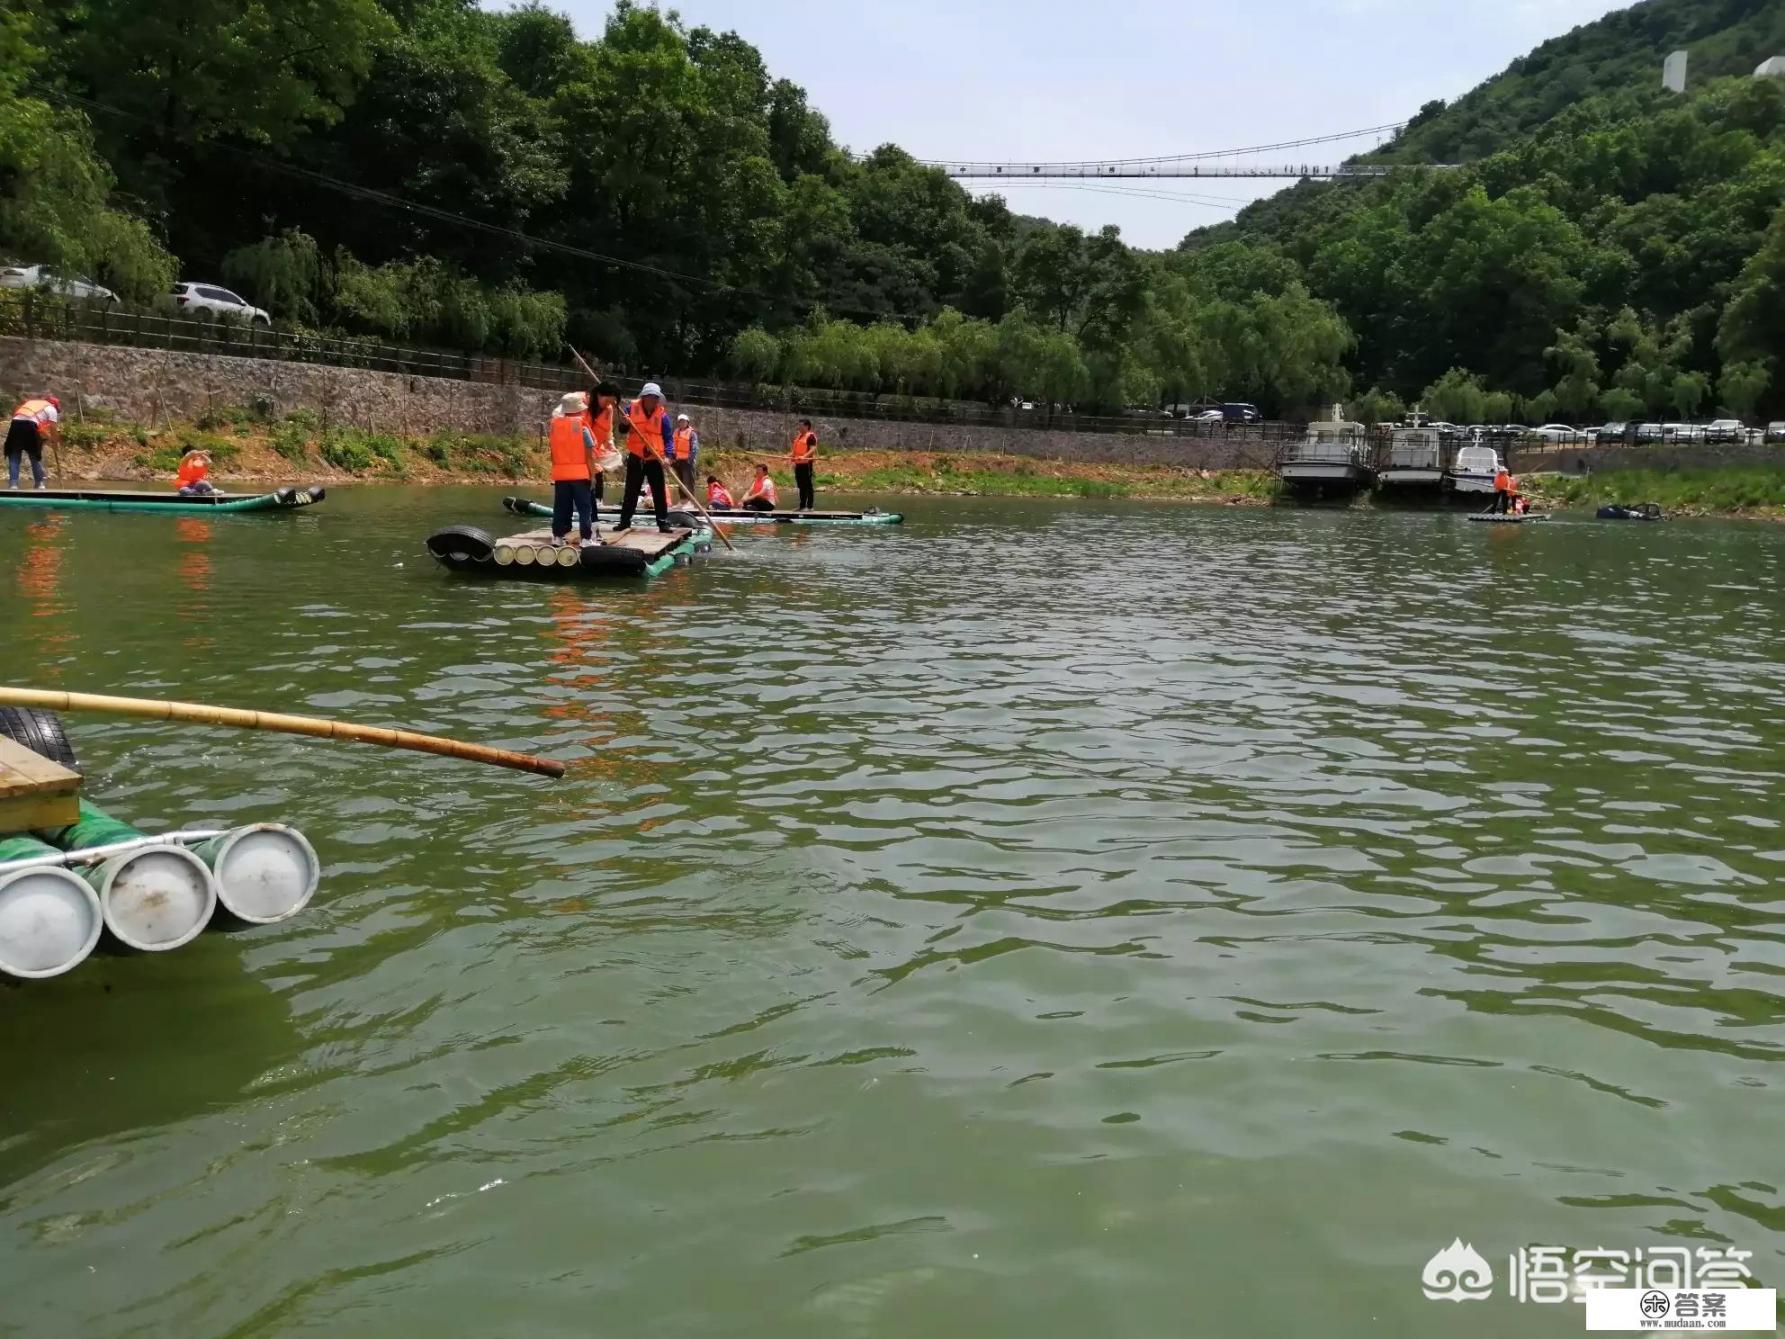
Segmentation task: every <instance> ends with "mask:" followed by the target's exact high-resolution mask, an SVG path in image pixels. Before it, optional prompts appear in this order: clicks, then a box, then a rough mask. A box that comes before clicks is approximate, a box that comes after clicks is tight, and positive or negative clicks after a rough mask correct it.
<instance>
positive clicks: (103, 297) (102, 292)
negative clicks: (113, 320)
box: [0, 265, 118, 307]
mask: <svg viewBox="0 0 1785 1339" xmlns="http://www.w3.org/2000/svg"><path fill="white" fill-rule="evenodd" d="M0 288H43V289H48V290H49V291H50V292H52V293H54V294H56V295H57V296H59V297H65V298H73V299H75V300H76V301H77V302H99V303H103V304H104V305H106V306H108V307H109V306H111V305H112V304H113V303H114V302H116V301H117V300H118V295H117V294H116V293H114V292H112V290H111V289H109V288H106V287H105V286H104V285H102V284H96V283H94V282H93V281H92V280H91V279H84V278H82V277H81V276H80V275H78V274H66V275H64V274H57V273H56V272H55V271H54V270H52V269H51V268H50V267H49V266H48V265H8V266H5V267H4V268H0Z"/></svg>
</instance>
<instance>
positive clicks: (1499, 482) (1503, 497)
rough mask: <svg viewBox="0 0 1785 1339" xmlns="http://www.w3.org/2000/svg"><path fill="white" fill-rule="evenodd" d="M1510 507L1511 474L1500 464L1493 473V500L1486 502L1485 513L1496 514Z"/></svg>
mask: <svg viewBox="0 0 1785 1339" xmlns="http://www.w3.org/2000/svg"><path fill="white" fill-rule="evenodd" d="M1511 507H1512V475H1511V473H1510V472H1508V470H1507V468H1506V467H1505V466H1504V465H1502V466H1500V470H1499V473H1497V474H1495V475H1494V500H1493V501H1492V502H1490V503H1488V509H1487V514H1488V515H1489V516H1497V515H1499V514H1500V513H1501V512H1504V511H1508V510H1510V509H1511Z"/></svg>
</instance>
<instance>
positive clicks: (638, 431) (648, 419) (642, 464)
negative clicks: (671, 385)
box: [620, 381, 676, 534]
mask: <svg viewBox="0 0 1785 1339" xmlns="http://www.w3.org/2000/svg"><path fill="white" fill-rule="evenodd" d="M620 431H621V432H622V433H623V434H624V435H625V437H626V496H625V498H624V500H622V502H621V503H620V529H621V530H629V529H631V528H632V514H633V512H635V511H637V510H638V492H639V489H641V488H643V487H644V484H645V480H647V479H649V480H650V481H651V510H652V511H654V512H655V513H656V514H657V528H658V529H659V530H661V531H663V532H664V533H666V534H667V533H668V532H669V507H668V506H667V505H666V503H665V501H664V500H665V499H666V498H667V497H668V496H669V481H668V480H667V479H666V478H665V477H664V470H663V462H664V461H666V460H668V459H669V455H670V452H671V451H672V450H673V449H674V447H675V440H676V430H675V425H674V424H673V423H671V422H670V421H669V413H668V411H666V410H665V409H664V407H663V387H661V386H659V385H658V384H657V383H656V382H654V381H647V382H646V383H645V385H644V388H643V389H642V390H640V391H639V393H638V399H636V400H634V401H633V402H632V403H631V404H629V405H626V406H625V407H624V409H623V411H622V413H621V415H620Z"/></svg>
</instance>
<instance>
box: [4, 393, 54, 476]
mask: <svg viewBox="0 0 1785 1339" xmlns="http://www.w3.org/2000/svg"><path fill="white" fill-rule="evenodd" d="M61 431H62V402H61V401H60V400H58V399H57V398H56V397H55V396H53V395H41V396H35V397H33V398H31V399H29V400H25V401H23V402H21V403H20V404H19V406H18V408H16V409H14V410H13V411H12V426H11V427H9V428H8V429H7V430H6V483H7V487H9V488H17V487H18V486H19V464H20V462H21V460H22V459H23V458H24V457H26V456H29V457H30V458H31V481H32V482H33V483H35V484H36V485H37V487H38V490H39V491H40V492H41V491H42V490H43V489H44V488H47V487H48V486H49V485H48V483H47V476H46V475H45V474H44V472H43V444H44V442H45V441H46V440H48V441H50V442H54V441H55V440H56V439H57V436H58V435H59V434H60V433H61Z"/></svg>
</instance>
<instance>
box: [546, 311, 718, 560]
mask: <svg viewBox="0 0 1785 1339" xmlns="http://www.w3.org/2000/svg"><path fill="white" fill-rule="evenodd" d="M564 347H565V348H567V349H569V350H570V356H571V357H572V358H574V359H576V360H577V362H579V363H581V364H582V368H583V371H585V372H587V373H588V374H589V376H590V377H591V378H592V379H593V380H595V381H600V380H601V374H600V373H599V372H597V371H596V370H595V369H594V368H592V367H590V366H589V363H588V360H587V359H585V358H584V357H583V356H582V354H580V353H578V352H577V351H576V348H575V347H574V346H573V345H570V344H566V345H565V346H564ZM647 449H648V447H647ZM657 459H658V460H661V461H663V476H664V480H665V482H667V481H669V480H671V479H673V480H675V485H676V487H677V488H679V489H681V490H682V496H684V497H685V498H687V499H688V500H689V501H690V502H692V503H693V504H694V510H695V511H697V512H699V513H700V515H701V518H702V519H703V520H705V521H706V523H707V524H708V525H709V526H711V527H712V530H713V533H714V534H715V535H717V536H719V542H720V543H721V544H723V545H725V547H726V548H728V549H730V550H731V551H732V552H733V553H736V552H737V551H738V546H737V545H736V544H733V543H732V542H731V540H730V539H729V538H728V537H727V536H726V533H725V532H724V531H723V530H721V529H720V528H719V523H718V522H717V521H715V520H714V519H713V514H712V513H711V512H710V511H708V510H707V509H706V508H705V507H703V506H702V505H701V502H700V499H699V498H697V497H695V496H694V490H693V489H691V488H689V487H688V485H687V484H685V483H683V482H682V476H681V475H679V474H677V473H676V467H675V465H674V464H672V463H671V462H670V461H667V460H663V454H662V453H661V452H658V453H657Z"/></svg>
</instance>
